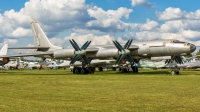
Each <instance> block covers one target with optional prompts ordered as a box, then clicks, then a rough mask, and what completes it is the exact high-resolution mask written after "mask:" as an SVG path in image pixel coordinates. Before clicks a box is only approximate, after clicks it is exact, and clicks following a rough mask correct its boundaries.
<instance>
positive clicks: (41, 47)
mask: <svg viewBox="0 0 200 112" xmlns="http://www.w3.org/2000/svg"><path fill="white" fill-rule="evenodd" d="M48 48H50V47H43V46H33V47H9V48H8V49H48Z"/></svg>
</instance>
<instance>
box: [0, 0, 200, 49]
mask: <svg viewBox="0 0 200 112" xmlns="http://www.w3.org/2000/svg"><path fill="white" fill-rule="evenodd" d="M199 4H200V1H199V0H182V1H180V0H0V26H1V28H0V47H2V46H3V45H4V44H6V43H7V44H9V47H23V46H34V39H33V35H32V31H31V27H30V21H32V20H37V21H38V23H39V24H40V26H41V28H42V29H43V30H44V32H45V34H46V35H47V37H48V38H49V39H50V41H51V42H52V44H54V45H58V46H61V47H63V48H66V47H68V46H71V45H70V43H69V39H72V38H73V39H75V41H77V43H78V44H79V45H82V44H83V43H85V42H86V41H87V40H92V43H91V44H92V45H104V44H109V43H111V44H112V40H118V41H119V42H126V41H127V40H128V39H133V40H134V41H144V40H153V39H178V40H180V41H187V42H190V43H193V44H195V45H196V46H200V6H199ZM15 52H20V50H18V51H15Z"/></svg>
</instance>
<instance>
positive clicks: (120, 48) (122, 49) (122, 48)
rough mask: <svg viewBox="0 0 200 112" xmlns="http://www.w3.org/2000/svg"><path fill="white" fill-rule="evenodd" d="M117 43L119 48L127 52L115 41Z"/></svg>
mask: <svg viewBox="0 0 200 112" xmlns="http://www.w3.org/2000/svg"><path fill="white" fill-rule="evenodd" d="M115 42H116V44H117V45H118V46H119V48H120V49H122V50H123V51H125V50H124V49H123V47H122V46H121V45H120V44H119V42H117V41H115Z"/></svg>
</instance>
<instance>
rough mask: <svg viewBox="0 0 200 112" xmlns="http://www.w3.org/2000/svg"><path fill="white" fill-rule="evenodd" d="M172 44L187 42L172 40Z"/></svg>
mask: <svg viewBox="0 0 200 112" xmlns="http://www.w3.org/2000/svg"><path fill="white" fill-rule="evenodd" d="M171 42H172V43H185V42H181V41H179V40H171Z"/></svg>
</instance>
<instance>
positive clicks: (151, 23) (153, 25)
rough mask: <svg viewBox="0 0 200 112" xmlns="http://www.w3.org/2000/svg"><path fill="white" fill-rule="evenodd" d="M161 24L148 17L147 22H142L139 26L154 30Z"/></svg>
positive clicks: (141, 28)
mask: <svg viewBox="0 0 200 112" xmlns="http://www.w3.org/2000/svg"><path fill="white" fill-rule="evenodd" d="M158 26H159V24H158V23H157V22H156V21H151V20H150V19H147V21H146V23H145V24H140V25H139V26H138V27H139V29H140V30H142V31H143V30H152V29H155V28H157V27H158Z"/></svg>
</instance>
